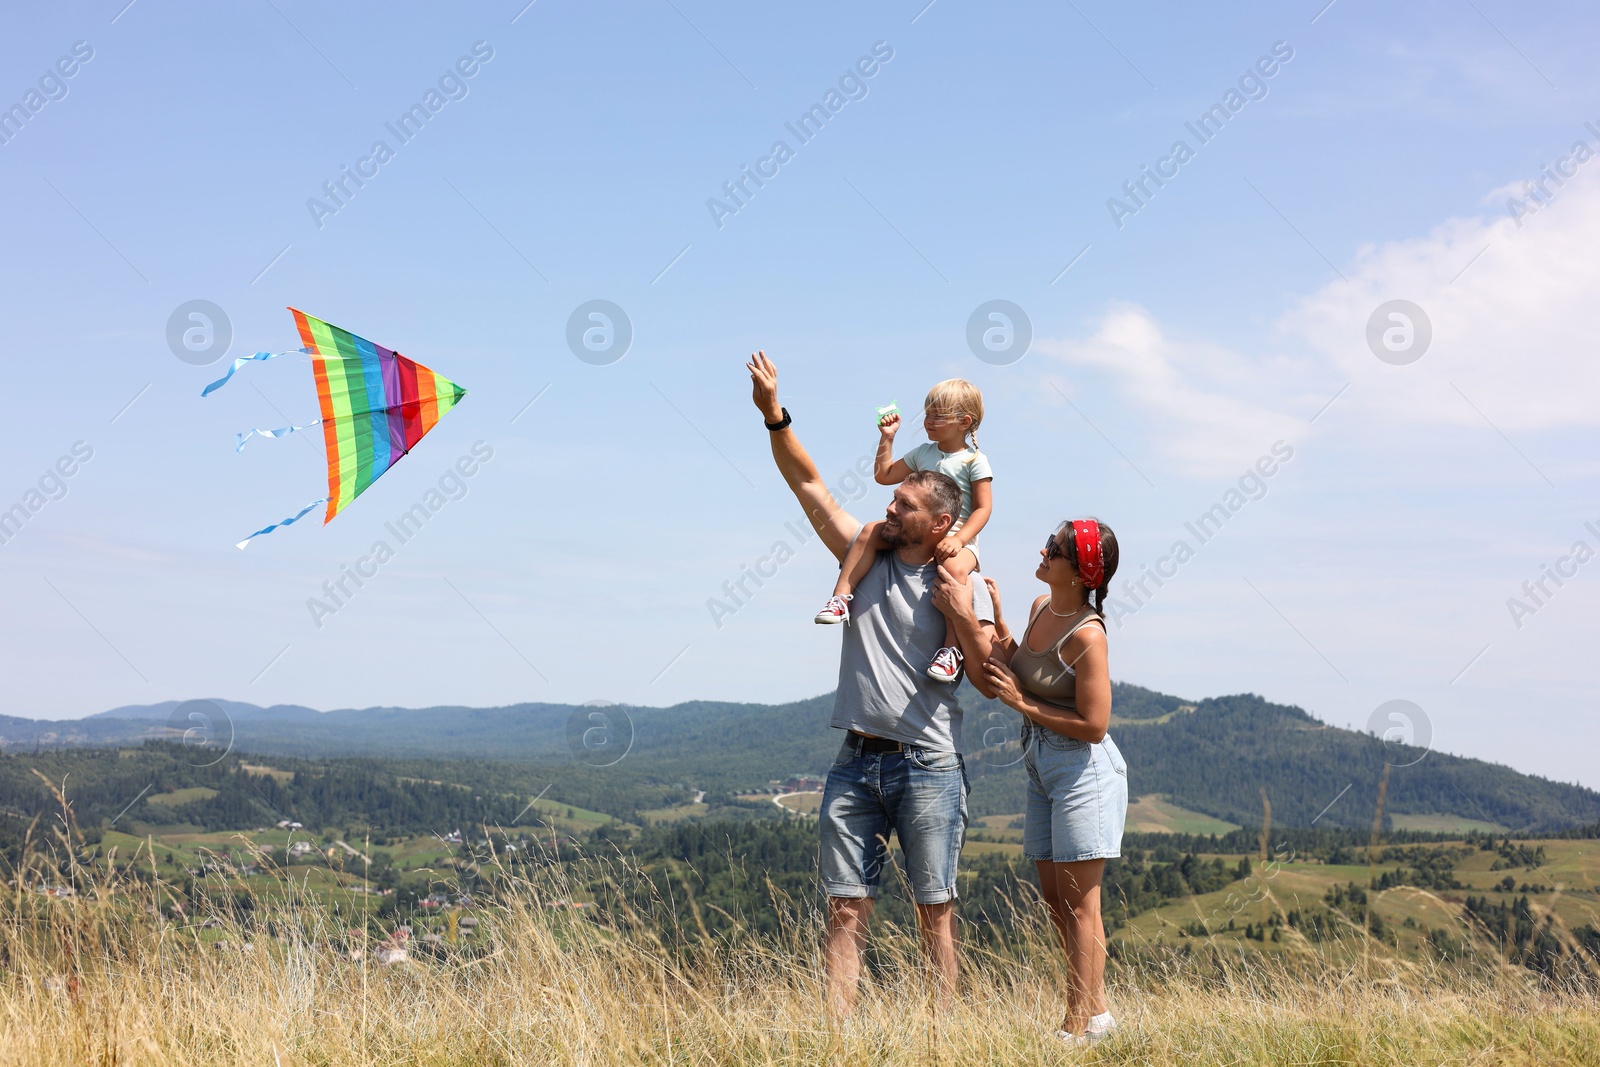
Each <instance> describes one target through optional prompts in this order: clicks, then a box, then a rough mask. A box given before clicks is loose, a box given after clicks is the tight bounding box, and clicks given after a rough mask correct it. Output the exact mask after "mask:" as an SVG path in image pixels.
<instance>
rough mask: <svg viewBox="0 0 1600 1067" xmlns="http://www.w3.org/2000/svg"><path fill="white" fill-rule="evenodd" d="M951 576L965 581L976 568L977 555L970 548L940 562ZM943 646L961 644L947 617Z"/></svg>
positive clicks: (949, 646) (953, 626) (956, 647)
mask: <svg viewBox="0 0 1600 1067" xmlns="http://www.w3.org/2000/svg"><path fill="white" fill-rule="evenodd" d="M942 566H943V567H944V569H945V570H947V571H949V572H950V574H951V576H952V577H954V578H956V579H957V580H959V581H965V580H966V578H967V576H968V575H970V574H971V573H972V572H973V571H975V570H977V569H978V557H977V556H976V555H974V554H973V552H972V549H970V548H963V549H962V550H961V551H960V552H957V553H956V554H955V555H953V556H951V557H950V558H949V559H947V560H945V561H944V563H943V564H942ZM944 647H945V648H955V649H959V648H960V647H961V645H960V644H959V643H958V641H957V640H956V628H955V624H954V623H952V622H951V621H950V620H949V619H946V620H945V621H944Z"/></svg>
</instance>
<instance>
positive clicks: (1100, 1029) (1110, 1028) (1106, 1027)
mask: <svg viewBox="0 0 1600 1067" xmlns="http://www.w3.org/2000/svg"><path fill="white" fill-rule="evenodd" d="M1116 1029H1117V1020H1116V1019H1114V1018H1112V1017H1111V1013H1110V1012H1109V1011H1107V1012H1101V1013H1100V1014H1099V1015H1096V1016H1094V1017H1093V1018H1092V1019H1090V1020H1089V1025H1088V1027H1087V1028H1086V1029H1085V1030H1084V1031H1083V1043H1084V1044H1085V1045H1098V1044H1099V1043H1100V1042H1102V1041H1104V1040H1105V1039H1106V1038H1108V1037H1110V1036H1111V1035H1112V1034H1113V1033H1115V1032H1116Z"/></svg>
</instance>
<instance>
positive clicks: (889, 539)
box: [878, 526, 911, 549]
mask: <svg viewBox="0 0 1600 1067" xmlns="http://www.w3.org/2000/svg"><path fill="white" fill-rule="evenodd" d="M878 537H879V539H880V540H882V541H883V544H884V547H886V548H891V549H900V548H904V547H905V546H906V545H908V544H910V543H911V539H910V538H908V537H907V536H906V528H905V527H904V526H901V527H900V528H899V529H897V530H894V531H891V530H890V529H889V527H887V526H883V527H880V528H879V530H878Z"/></svg>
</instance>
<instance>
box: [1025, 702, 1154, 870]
mask: <svg viewBox="0 0 1600 1067" xmlns="http://www.w3.org/2000/svg"><path fill="white" fill-rule="evenodd" d="M1022 765H1023V767H1024V768H1025V769H1026V770H1027V772H1028V806H1027V810H1026V812H1025V815H1024V818H1023V824H1022V826H1023V829H1022V854H1023V855H1024V856H1025V857H1027V858H1028V859H1030V860H1053V861H1055V862H1056V863H1077V862H1078V861H1080V860H1098V859H1110V858H1112V857H1114V856H1120V855H1122V827H1123V823H1124V822H1126V820H1127V817H1128V765H1127V763H1126V762H1124V761H1123V759H1122V753H1121V752H1119V751H1118V750H1117V744H1116V742H1115V741H1113V740H1111V737H1110V735H1107V736H1106V738H1105V739H1104V740H1103V741H1101V742H1100V743H1099V744H1093V745H1091V744H1090V743H1089V742H1087V741H1078V740H1075V739H1074V738H1071V737H1066V736H1063V735H1062V734H1058V733H1056V732H1055V731H1054V730H1050V729H1046V728H1045V727H1043V726H1040V725H1039V724H1037V723H1034V722H1026V721H1025V722H1024V724H1023V735H1022Z"/></svg>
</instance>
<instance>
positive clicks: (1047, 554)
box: [1044, 534, 1067, 563]
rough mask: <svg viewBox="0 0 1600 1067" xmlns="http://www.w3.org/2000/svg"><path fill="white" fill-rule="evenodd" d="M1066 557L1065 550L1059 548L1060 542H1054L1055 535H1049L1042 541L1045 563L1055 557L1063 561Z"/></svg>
mask: <svg viewBox="0 0 1600 1067" xmlns="http://www.w3.org/2000/svg"><path fill="white" fill-rule="evenodd" d="M1066 555H1067V550H1066V549H1064V548H1062V547H1061V544H1060V542H1058V541H1057V540H1056V535H1055V534H1051V535H1050V536H1049V537H1046V538H1045V539H1044V561H1045V562H1046V563H1049V562H1050V561H1051V560H1053V559H1056V558H1057V557H1060V558H1062V559H1065V558H1066Z"/></svg>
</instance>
